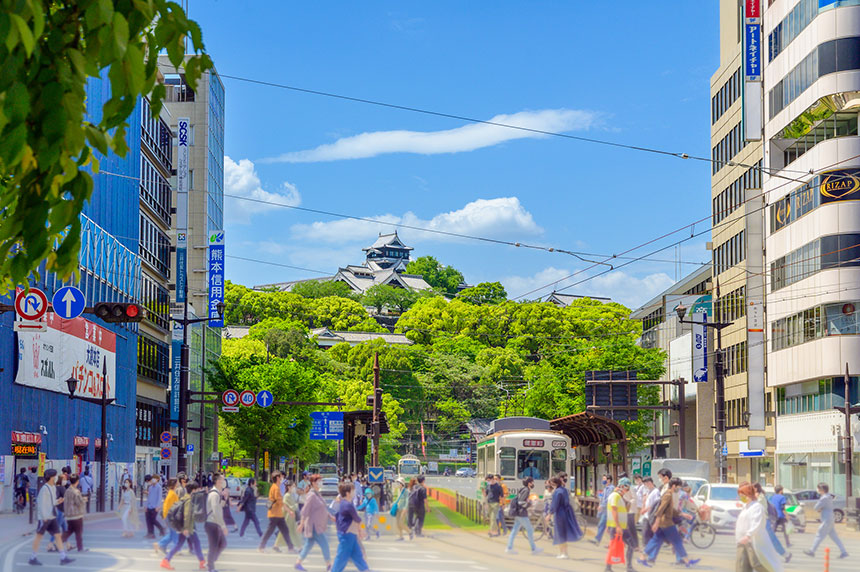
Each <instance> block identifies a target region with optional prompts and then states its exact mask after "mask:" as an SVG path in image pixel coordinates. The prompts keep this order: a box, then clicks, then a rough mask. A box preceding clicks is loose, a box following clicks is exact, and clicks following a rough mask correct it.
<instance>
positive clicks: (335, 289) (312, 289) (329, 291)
mask: <svg viewBox="0 0 860 572" xmlns="http://www.w3.org/2000/svg"><path fill="white" fill-rule="evenodd" d="M290 291H291V292H292V293H293V294H298V295H299V296H302V297H304V298H325V297H326V296H340V297H341V298H349V299H350V300H356V299H358V296H357V295H356V293H355V292H353V291H352V288H350V287H349V285H348V284H347V283H346V282H340V281H338V282H335V281H333V280H305V281H303V282H299V283H297V284H295V285H294V286H293V288H292V290H290Z"/></svg>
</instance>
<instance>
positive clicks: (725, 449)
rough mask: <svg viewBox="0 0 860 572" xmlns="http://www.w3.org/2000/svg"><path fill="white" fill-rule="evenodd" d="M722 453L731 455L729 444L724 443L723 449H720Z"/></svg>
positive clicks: (726, 455) (725, 455) (724, 455)
mask: <svg viewBox="0 0 860 572" xmlns="http://www.w3.org/2000/svg"><path fill="white" fill-rule="evenodd" d="M720 454H721V455H722V456H723V457H728V456H729V448H728V446H727V445H723V448H722V450H720Z"/></svg>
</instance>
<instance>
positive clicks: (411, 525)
mask: <svg viewBox="0 0 860 572" xmlns="http://www.w3.org/2000/svg"><path fill="white" fill-rule="evenodd" d="M417 484H418V479H416V478H415V477H412V478H411V479H409V484H408V485H406V505H407V513H406V526H407V528H408V529H409V540H412V537H413V534H414V533H413V531H414V530H415V505H414V504H413V503H412V492H413V491H414V490H415V486H416V485H417Z"/></svg>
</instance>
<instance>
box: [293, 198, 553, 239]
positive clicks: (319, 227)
mask: <svg viewBox="0 0 860 572" xmlns="http://www.w3.org/2000/svg"><path fill="white" fill-rule="evenodd" d="M367 218H368V219H371V220H372V221H380V222H387V223H390V224H380V222H369V221H363V220H352V219H343V220H336V221H331V222H314V223H311V224H297V225H294V226H293V227H292V229H291V230H292V234H293V238H296V239H299V240H313V241H319V242H329V243H343V242H346V241H367V240H372V239H373V238H374V237H376V235H377V234H378V233H380V232H383V233H385V232H392V231H393V229H394V228H395V227H394V226H392V224H402V225H409V226H414V227H420V228H426V229H430V230H439V231H445V232H455V233H457V234H467V235H478V236H484V237H495V238H501V237H504V238H506V239H510V240H515V239H517V238H520V237H522V236H524V235H529V236H534V235H538V234H541V233H542V232H543V229H542V228H541V227H540V226H538V224H537V223H536V222H535V220H534V218H533V217H532V215H531V213H530V212H528V211H527V210H526V209H525V208H524V207H523V205H522V204H521V203H520V200H519V199H518V198H517V197H499V198H495V199H478V200H475V201H472V202H470V203H468V204H467V205H465V206H464V207H463V208H461V209H457V210H455V211H450V212H445V213H440V214H437V215H436V216H434V217H433V218H431V219H429V220H424V219H421V218H420V217H418V216H417V215H416V214H414V213H412V212H407V213H405V214H403V215H402V216H398V215H393V214H383V215H376V216H371V217H367ZM401 232H404V231H401ZM405 232H406V233H408V236H409V241H411V242H416V241H420V240H422V239H423V240H431V239H432V240H436V241H440V240H457V239H456V237H446V236H445V235H441V234H435V233H428V232H423V231H417V230H406V231H405Z"/></svg>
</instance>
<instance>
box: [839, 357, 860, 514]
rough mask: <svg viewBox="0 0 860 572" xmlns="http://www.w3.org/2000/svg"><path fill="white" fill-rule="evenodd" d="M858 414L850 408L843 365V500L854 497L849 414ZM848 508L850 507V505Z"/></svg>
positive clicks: (848, 380)
mask: <svg viewBox="0 0 860 572" xmlns="http://www.w3.org/2000/svg"><path fill="white" fill-rule="evenodd" d="M858 412H860V407H851V377H850V376H849V375H848V363H847V362H846V364H845V445H844V447H843V451H844V453H845V498H846V499H850V498H851V497H853V496H854V483H853V481H852V476H851V475H852V473H853V472H854V458H853V457H854V451H853V443H852V440H853V438H852V436H851V414H853V413H858ZM848 506H851V505H850V504H849V505H848Z"/></svg>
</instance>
